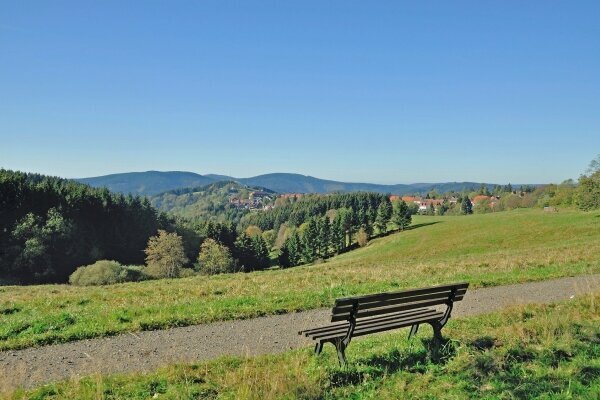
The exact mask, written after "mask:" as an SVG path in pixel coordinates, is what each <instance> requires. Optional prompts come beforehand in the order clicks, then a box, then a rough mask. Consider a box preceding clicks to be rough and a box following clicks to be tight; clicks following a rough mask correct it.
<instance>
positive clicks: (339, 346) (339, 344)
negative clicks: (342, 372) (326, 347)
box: [334, 338, 348, 366]
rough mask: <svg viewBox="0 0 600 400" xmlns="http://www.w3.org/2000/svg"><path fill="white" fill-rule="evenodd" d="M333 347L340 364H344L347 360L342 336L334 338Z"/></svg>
mask: <svg viewBox="0 0 600 400" xmlns="http://www.w3.org/2000/svg"><path fill="white" fill-rule="evenodd" d="M334 345H335V348H336V350H337V355H338V360H339V361H340V365H341V366H346V364H348V361H347V360H346V344H345V343H344V341H343V340H342V338H338V339H335V342H334Z"/></svg>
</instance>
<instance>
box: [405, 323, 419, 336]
mask: <svg viewBox="0 0 600 400" xmlns="http://www.w3.org/2000/svg"><path fill="white" fill-rule="evenodd" d="M418 330H419V324H414V325H413V326H411V327H410V332H408V340H410V338H411V337H413V336H415V335H416V334H417V331H418Z"/></svg>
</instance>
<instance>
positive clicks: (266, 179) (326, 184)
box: [76, 171, 518, 195]
mask: <svg viewBox="0 0 600 400" xmlns="http://www.w3.org/2000/svg"><path fill="white" fill-rule="evenodd" d="M76 180H77V181H78V182H82V183H87V184H88V185H91V186H94V187H107V188H108V189H110V190H111V191H113V192H120V193H132V194H139V195H155V194H158V193H162V192H165V191H169V190H173V189H181V188H186V187H200V186H204V185H208V184H210V183H214V182H219V181H236V182H239V183H241V184H244V185H249V186H257V187H263V188H269V189H271V190H273V191H275V192H279V193H331V192H358V191H369V192H378V193H392V194H400V195H402V194H413V193H426V192H429V191H431V190H433V189H435V190H437V191H439V192H446V191H450V190H454V191H463V190H469V189H473V188H479V186H480V185H481V183H479V182H440V183H413V184H396V185H381V184H374V183H352V182H339V181H333V180H327V179H320V178H315V177H312V176H307V175H301V174H291V173H271V174H264V175H258V176H254V177H250V178H235V177H231V176H226V175H216V174H207V175H200V174H196V173H193V172H181V171H168V172H159V171H147V172H128V173H122V174H112V175H105V176H97V177H92V178H81V179H76ZM485 185H487V186H488V188H490V189H491V188H492V187H493V186H494V185H493V184H490V183H486V184H485ZM514 186H518V185H516V184H515V185H514Z"/></svg>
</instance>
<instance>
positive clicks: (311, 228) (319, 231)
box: [278, 193, 412, 268]
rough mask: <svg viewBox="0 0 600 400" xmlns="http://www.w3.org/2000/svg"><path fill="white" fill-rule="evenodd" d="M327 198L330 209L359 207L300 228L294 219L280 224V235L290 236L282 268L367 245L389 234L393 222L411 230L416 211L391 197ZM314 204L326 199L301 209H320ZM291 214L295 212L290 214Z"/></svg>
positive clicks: (281, 259) (311, 220)
mask: <svg viewBox="0 0 600 400" xmlns="http://www.w3.org/2000/svg"><path fill="white" fill-rule="evenodd" d="M327 197H328V198H327V201H326V202H324V203H325V204H326V205H328V206H332V205H342V204H356V208H352V207H340V208H329V209H328V210H327V211H326V212H325V213H323V215H313V216H309V217H308V219H307V220H306V221H304V222H303V223H302V224H300V226H299V227H298V228H296V227H295V225H293V222H291V220H288V221H286V222H285V223H284V224H282V225H280V227H279V230H280V232H279V234H280V235H281V234H282V231H283V235H284V236H286V238H285V240H284V242H283V244H282V245H281V248H280V252H279V257H278V258H279V265H280V266H282V267H284V268H285V267H292V266H295V265H300V264H307V263H312V262H314V261H315V260H317V259H325V258H329V257H331V256H333V255H335V254H339V253H342V252H344V251H347V250H348V249H350V248H352V247H353V246H356V245H358V246H364V245H366V243H367V242H368V240H369V238H371V237H373V236H374V235H384V234H386V233H387V232H388V228H389V224H390V223H392V224H393V225H394V228H395V229H399V230H403V229H405V228H407V227H408V226H409V225H410V223H411V219H412V216H411V215H412V211H411V209H410V208H409V207H408V205H407V204H406V203H405V202H404V201H402V200H399V201H394V202H390V200H389V197H388V196H381V195H374V194H372V193H352V194H343V195H333V196H327ZM336 197H337V198H336ZM365 200H375V201H374V202H371V201H365ZM311 201H314V202H316V203H319V202H321V201H322V200H321V199H319V198H311V199H309V200H307V201H303V202H301V203H302V204H301V209H304V210H309V211H307V213H306V214H310V212H314V211H315V210H317V209H319V207H315V206H314V205H313V206H312V207H311V206H310V202H311ZM307 203H308V204H307ZM324 208H326V207H324ZM321 209H323V208H321ZM306 214H305V215H306ZM289 215H294V213H292V212H290V214H289ZM296 215H298V213H297V214H296Z"/></svg>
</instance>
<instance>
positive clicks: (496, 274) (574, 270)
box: [0, 210, 600, 350]
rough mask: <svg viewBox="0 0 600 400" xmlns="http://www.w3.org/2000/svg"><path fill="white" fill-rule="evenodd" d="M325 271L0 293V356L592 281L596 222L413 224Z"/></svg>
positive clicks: (599, 223) (489, 218)
mask: <svg viewBox="0 0 600 400" xmlns="http://www.w3.org/2000/svg"><path fill="white" fill-rule="evenodd" d="M414 225H415V226H414V228H413V229H410V230H408V231H405V232H402V233H397V234H392V235H389V236H387V237H383V238H380V239H376V240H374V241H372V242H371V243H370V244H369V245H368V246H367V247H364V248H361V249H357V250H355V251H352V252H349V253H345V254H342V255H340V256H337V257H334V258H332V259H331V260H328V261H327V262H326V263H322V264H319V265H313V266H304V267H296V268H291V269H288V270H272V271H264V272H256V273H248V274H227V275H218V276H212V277H204V276H197V277H191V278H183V279H176V280H161V281H147V282H139V283H125V284H117V285H111V286H105V287H74V286H69V285H40V286H28V287H17V286H6V287H0V350H5V349H17V348H25V347H30V346H34V345H42V344H49V343H57V342H66V341H71V340H77V339H83V338H91V337H98V336H106V335H112V334H116V333H120V332H126V331H136V330H151V329H160V328H167V327H174V326H184V325H190V324H196V323H205V322H212V321H217V320H227V319H238V318H250V317H256V316H261V315H265V314H278V313H287V312H294V311H299V310H306V309H313V308H318V307H325V306H330V305H331V304H332V302H333V300H334V299H335V298H338V297H341V296H345V295H355V294H361V293H372V292H380V291H387V290H397V289H400V288H406V287H418V286H424V285H430V284H438V283H450V282H454V281H462V280H467V281H469V282H470V283H471V287H472V288H475V287H483V286H492V285H502V284H510V283H517V282H524V281H534V280H543V279H550V278H558V277H563V276H573V275H582V274H590V273H598V272H600V217H599V216H598V215H597V213H583V212H577V211H566V212H565V211H563V210H561V212H559V213H543V212H542V211H540V210H517V211H511V212H503V213H495V214H485V215H472V216H468V217H425V216H418V217H415V218H414Z"/></svg>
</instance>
